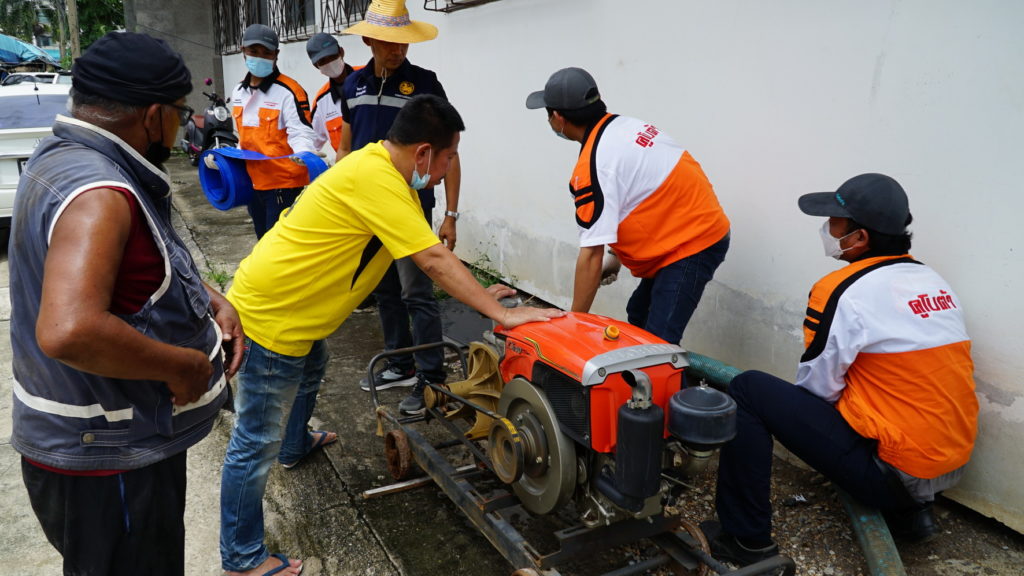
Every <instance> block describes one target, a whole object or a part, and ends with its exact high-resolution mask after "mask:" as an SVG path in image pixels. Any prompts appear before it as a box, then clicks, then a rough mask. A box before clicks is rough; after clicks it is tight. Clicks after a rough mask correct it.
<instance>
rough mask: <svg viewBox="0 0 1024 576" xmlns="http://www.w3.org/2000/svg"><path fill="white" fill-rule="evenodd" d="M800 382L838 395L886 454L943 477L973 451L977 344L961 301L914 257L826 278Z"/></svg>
mask: <svg viewBox="0 0 1024 576" xmlns="http://www.w3.org/2000/svg"><path fill="white" fill-rule="evenodd" d="M804 344H805V346H806V349H805V351H804V355H803V357H802V358H801V359H800V365H799V367H798V368H797V380H796V385H797V386H802V387H804V388H807V389H808V390H809V391H811V392H812V393H814V394H816V395H817V396H820V397H821V398H824V399H825V400H827V401H829V402H834V403H835V405H836V408H837V409H838V410H839V412H840V413H841V414H842V415H843V418H844V419H845V420H846V421H847V422H848V423H849V424H850V426H851V427H852V428H853V429H854V430H856V431H857V433H858V434H860V435H861V436H864V437H865V438H874V439H876V440H878V457H879V458H880V459H881V460H883V461H884V462H887V463H888V464H890V465H892V466H893V467H895V468H898V469H899V470H902V471H903V472H905V473H907V474H909V475H911V476H914V477H916V478H925V479H929V478H936V477H938V476H941V475H943V474H946V473H948V472H951V471H953V470H956V469H957V468H960V467H961V466H963V465H964V464H966V463H967V461H968V460H969V459H970V457H971V451H972V450H973V448H974V439H975V436H976V434H977V420H978V400H977V398H976V396H975V394H974V378H973V371H974V364H973V362H972V360H971V341H970V338H968V336H967V330H966V328H965V327H964V318H963V310H962V308H961V305H960V299H959V298H957V296H956V294H955V293H954V292H953V289H952V288H951V287H950V286H949V284H947V283H946V281H945V280H943V279H942V277H941V276H939V275H938V274H937V273H936V272H935V271H934V270H932V269H931V268H929V267H927V266H925V265H924V264H921V263H920V262H918V261H916V260H914V259H913V258H912V257H911V256H910V255H909V254H908V255H903V256H882V257H876V258H865V259H864V260H859V261H857V262H854V263H851V264H849V265H847V266H845V267H843V268H841V269H839V270H836V271H835V272H832V273H831V274H829V275H827V276H825V277H824V278H822V279H821V280H819V281H818V282H817V283H816V284H815V285H814V288H812V289H811V294H810V298H809V300H808V304H807V317H806V318H805V320H804Z"/></svg>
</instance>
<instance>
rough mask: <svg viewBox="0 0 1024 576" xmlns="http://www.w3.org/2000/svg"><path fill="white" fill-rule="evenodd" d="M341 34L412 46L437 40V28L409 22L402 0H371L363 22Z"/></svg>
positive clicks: (423, 23)
mask: <svg viewBox="0 0 1024 576" xmlns="http://www.w3.org/2000/svg"><path fill="white" fill-rule="evenodd" d="M342 34H355V35H357V36H364V37H366V38H373V39H375V40H383V41H385V42H394V43H395V44H413V43H416V42H426V41H427V40H433V39H434V38H437V26H434V25H433V24H427V23H426V22H418V21H415V20H410V19H409V11H408V10H407V9H406V8H405V1H404V0H373V2H371V3H370V7H369V8H367V9H366V16H365V18H364V19H363V21H362V22H359V23H357V24H354V25H352V26H349V27H348V28H346V29H345V30H343V31H342Z"/></svg>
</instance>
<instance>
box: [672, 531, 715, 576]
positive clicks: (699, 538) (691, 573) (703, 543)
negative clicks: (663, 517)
mask: <svg viewBox="0 0 1024 576" xmlns="http://www.w3.org/2000/svg"><path fill="white" fill-rule="evenodd" d="M679 530H682V531H684V532H686V533H687V534H689V535H690V537H691V538H693V540H694V541H695V542H696V544H697V546H698V547H699V548H700V549H701V550H702V551H704V552H706V553H707V554H711V545H710V544H708V539H707V537H706V536H704V531H703V530H701V529H700V528H699V527H698V526H697V525H696V524H694V523H693V522H690V521H689V520H685V519H683V518H679ZM675 573H676V574H685V575H687V576H707V575H708V574H710V573H711V569H710V568H708V565H707V564H704V563H703V562H701V563H700V567H699V568H697V569H696V570H685V571H683V572H678V571H676V572H675Z"/></svg>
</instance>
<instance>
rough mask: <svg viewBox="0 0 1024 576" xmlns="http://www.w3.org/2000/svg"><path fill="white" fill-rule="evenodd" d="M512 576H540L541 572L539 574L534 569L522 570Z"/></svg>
mask: <svg viewBox="0 0 1024 576" xmlns="http://www.w3.org/2000/svg"><path fill="white" fill-rule="evenodd" d="M512 576H540V572H537V571H536V570H534V569H533V568H520V569H519V570H516V571H515V572H513V573H512Z"/></svg>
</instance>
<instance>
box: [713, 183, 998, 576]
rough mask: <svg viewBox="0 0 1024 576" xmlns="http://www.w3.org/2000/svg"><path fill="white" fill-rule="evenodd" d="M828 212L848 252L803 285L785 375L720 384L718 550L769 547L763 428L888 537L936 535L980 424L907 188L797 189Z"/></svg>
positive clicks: (732, 557)
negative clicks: (799, 331)
mask: <svg viewBox="0 0 1024 576" xmlns="http://www.w3.org/2000/svg"><path fill="white" fill-rule="evenodd" d="M799 205H800V209H801V210H802V211H803V212H804V213H806V214H810V215H812V216H825V217H827V218H828V220H826V221H825V222H823V223H822V227H821V230H820V234H821V239H822V244H823V246H824V250H825V255H826V256H828V257H831V258H836V259H839V260H843V261H845V262H848V263H849V264H847V265H846V266H844V267H843V268H841V269H839V270H836V271H835V272H832V273H830V274H828V275H827V276H825V277H824V278H822V279H821V280H819V281H818V282H817V283H816V284H815V285H814V287H813V288H812V289H811V293H810V297H809V299H808V304H807V314H806V317H805V318H804V321H803V330H804V346H805V350H804V353H803V356H802V357H801V358H800V365H799V366H798V367H797V374H796V385H793V384H790V383H789V382H786V381H784V380H782V379H780V378H776V377H775V376H772V375H770V374H765V373H763V372H753V371H751V372H744V373H743V374H740V375H739V376H737V377H736V378H734V379H733V381H732V382H731V383H730V385H729V392H730V394H731V395H732V397H733V398H734V399H735V400H736V404H737V419H736V420H737V433H736V438H735V439H733V440H732V441H731V442H730V443H729V444H727V445H726V446H725V447H724V448H723V449H722V453H721V459H720V462H719V470H718V494H717V510H718V518H719V521H720V523H719V522H705V523H703V524H702V525H701V527H702V528H703V529H704V531H705V534H706V535H707V536H708V539H709V541H710V542H711V550H712V553H713V554H714V555H715V556H716V557H718V558H719V559H721V560H726V561H730V562H734V563H737V564H742V565H746V564H751V563H754V562H757V561H759V560H761V559H764V558H765V557H767V556H771V555H774V554H777V553H778V546H777V545H776V544H775V542H774V541H773V540H772V537H771V526H772V524H771V517H772V510H771V504H770V501H769V496H770V487H771V482H770V481H771V464H772V447H773V438H774V439H776V440H778V441H779V442H781V443H782V444H783V446H785V447H786V448H787V449H789V451H790V452H792V453H793V454H796V455H797V456H798V457H799V458H800V459H801V460H803V461H804V462H806V463H807V464H809V465H811V466H812V467H814V468H815V469H816V470H818V471H819V472H821V473H822V474H824V475H825V476H826V477H827V478H828V479H829V480H831V481H832V482H834V483H835V484H836V485H837V486H839V487H841V488H842V489H844V490H846V491H847V492H849V493H850V494H851V495H852V496H853V497H854V498H856V499H857V500H859V501H861V502H863V503H864V504H866V505H868V506H871V507H875V508H879V509H881V510H882V512H883V513H884V514H885V516H886V520H887V521H888V523H889V528H890V529H891V530H892V532H893V535H894V536H896V537H897V538H898V539H904V540H910V541H923V540H927V539H929V538H931V537H932V536H934V535H935V534H936V533H937V528H936V525H935V520H934V517H933V515H932V509H931V504H932V501H933V500H934V499H935V495H936V494H937V493H939V492H941V491H943V490H945V489H947V488H950V487H951V486H953V485H954V484H956V482H957V481H958V480H959V479H960V477H961V476H962V475H963V472H964V467H965V465H966V464H967V461H968V460H969V459H970V457H971V451H972V449H973V447H974V438H975V435H976V433H977V416H978V401H977V398H976V397H975V395H974V380H973V377H972V372H973V363H972V361H971V352H970V350H971V341H970V339H969V338H968V336H967V331H966V329H965V327H964V318H963V311H962V305H961V302H960V299H959V298H958V297H957V296H956V294H955V293H954V292H953V289H952V288H951V287H950V286H949V284H948V283H947V282H946V281H945V280H943V279H942V277H941V276H939V275H938V274H937V273H936V272H935V271H934V270H932V269H931V268H929V267H928V266H925V265H924V264H922V263H921V262H919V261H917V260H915V259H914V258H913V257H912V256H911V255H910V254H909V253H908V252H909V250H910V238H911V234H910V232H909V231H908V230H907V226H909V225H910V222H911V220H912V218H911V215H910V208H909V204H908V201H907V196H906V193H905V192H904V191H903V188H902V187H901V186H900V185H899V183H897V182H896V181H895V180H893V179H892V178H890V177H888V176H885V175H882V174H861V175H860V176H856V177H854V178H851V179H850V180H847V181H846V182H845V183H844V184H843V185H842V186H840V187H839V188H838V189H837V190H836V191H834V192H816V193H812V194H806V195H804V196H801V197H800V200H799Z"/></svg>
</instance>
